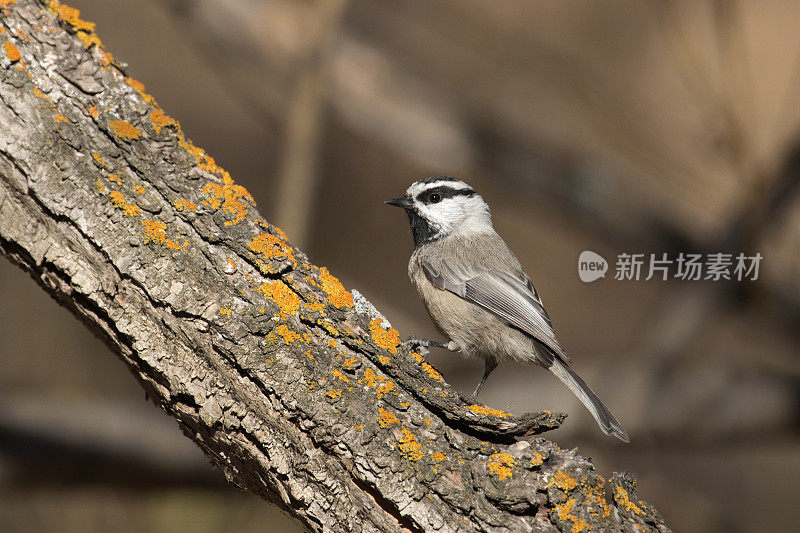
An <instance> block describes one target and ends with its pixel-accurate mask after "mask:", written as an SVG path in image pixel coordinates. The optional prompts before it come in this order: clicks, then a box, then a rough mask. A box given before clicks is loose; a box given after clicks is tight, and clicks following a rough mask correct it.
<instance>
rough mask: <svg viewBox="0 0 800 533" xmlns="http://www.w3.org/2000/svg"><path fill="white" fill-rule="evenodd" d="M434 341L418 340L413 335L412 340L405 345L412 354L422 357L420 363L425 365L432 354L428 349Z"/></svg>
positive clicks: (405, 342)
mask: <svg viewBox="0 0 800 533" xmlns="http://www.w3.org/2000/svg"><path fill="white" fill-rule="evenodd" d="M432 342H433V341H429V340H425V339H416V338H414V336H413V335H412V338H410V339H408V340H406V341H404V342H403V345H404V346H405V347H407V348H408V350H409V351H410V352H416V353H418V354H420V355H421V356H422V359H421V360H420V363H424V362H426V361H427V360H428V356H429V355H430V354H431V352H430V350H428V347H429V346H431V345H432V344H431V343H432Z"/></svg>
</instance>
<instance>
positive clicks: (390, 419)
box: [378, 407, 400, 428]
mask: <svg viewBox="0 0 800 533" xmlns="http://www.w3.org/2000/svg"><path fill="white" fill-rule="evenodd" d="M399 423H400V419H399V418H397V416H395V414H394V413H390V412H389V411H387V410H386V409H384V408H383V407H378V424H379V425H380V426H381V427H382V428H388V427H389V426H391V425H392V424H399Z"/></svg>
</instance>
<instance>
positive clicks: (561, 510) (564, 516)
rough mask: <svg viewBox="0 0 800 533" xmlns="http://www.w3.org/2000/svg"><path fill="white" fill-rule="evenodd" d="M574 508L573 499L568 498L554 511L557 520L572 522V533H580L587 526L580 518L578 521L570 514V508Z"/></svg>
mask: <svg viewBox="0 0 800 533" xmlns="http://www.w3.org/2000/svg"><path fill="white" fill-rule="evenodd" d="M574 506H575V499H574V498H570V499H568V500H567V501H565V502H564V503H560V504H558V505H556V507H555V511H556V514H557V515H558V518H559V519H561V520H563V521H565V522H566V521H570V522H574V523H573V525H572V529H571V531H572V532H573V533H580V532H581V531H583V530H584V529H585V528H586V527H587V526H588V524H587V523H586V522H585V521H584V520H583V519H582V518H581V519H579V518H578V517H577V516H575V515H574V514H572V508H573V507H574Z"/></svg>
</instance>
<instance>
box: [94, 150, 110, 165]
mask: <svg viewBox="0 0 800 533" xmlns="http://www.w3.org/2000/svg"><path fill="white" fill-rule="evenodd" d="M92 159H94V160H95V162H96V163H97V164H98V165H99V166H101V167H103V168H108V163H106V162H105V160H104V159H103V156H101V155H100V154H98V153H97V152H92Z"/></svg>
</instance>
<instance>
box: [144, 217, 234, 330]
mask: <svg viewBox="0 0 800 533" xmlns="http://www.w3.org/2000/svg"><path fill="white" fill-rule="evenodd" d="M142 226H144V240H145V242H155V243H158V244H163V245H164V246H166V247H167V248H169V249H170V250H184V247H185V246H188V244H189V243H188V242H185V243H184V246H181V245H180V244H179V243H177V242H175V241H173V240H172V239H168V238H167V233H166V232H165V231H164V230H166V229H167V224H166V223H164V222H162V221H161V220H142ZM229 316H230V315H229Z"/></svg>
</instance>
